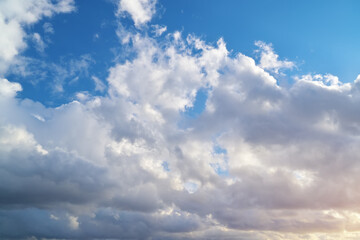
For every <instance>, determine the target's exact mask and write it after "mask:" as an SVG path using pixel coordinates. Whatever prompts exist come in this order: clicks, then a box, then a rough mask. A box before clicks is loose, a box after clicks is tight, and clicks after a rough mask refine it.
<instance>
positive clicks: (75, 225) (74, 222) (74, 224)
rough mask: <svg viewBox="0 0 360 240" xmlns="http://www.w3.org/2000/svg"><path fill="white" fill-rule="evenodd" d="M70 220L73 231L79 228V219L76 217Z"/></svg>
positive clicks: (71, 217) (70, 217)
mask: <svg viewBox="0 0 360 240" xmlns="http://www.w3.org/2000/svg"><path fill="white" fill-rule="evenodd" d="M68 219H69V227H70V228H71V229H72V230H76V229H78V228H79V225H80V224H79V222H78V217H75V216H68Z"/></svg>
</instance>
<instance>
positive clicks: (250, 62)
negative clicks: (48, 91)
mask: <svg viewBox="0 0 360 240" xmlns="http://www.w3.org/2000/svg"><path fill="white" fill-rule="evenodd" d="M122 2H125V1H122ZM140 2H141V3H142V4H145V3H146V4H152V2H145V1H144V2H142V1H139V4H140ZM141 6H143V5H141ZM126 11H129V10H126ZM129 13H130V14H131V12H130V11H129ZM140 13H142V11H140ZM140 13H139V14H140ZM133 18H134V17H133ZM135 19H138V18H134V22H135V25H136V24H137V23H138V24H144V23H146V22H147V21H149V20H139V19H138V20H135ZM140 19H143V18H140ZM128 35H129V45H128V47H130V46H131V51H133V52H134V56H135V57H134V58H133V59H131V60H127V61H125V62H117V63H115V64H114V66H112V67H111V68H110V69H109V76H108V78H107V88H106V87H105V85H104V83H102V82H101V81H100V80H99V79H98V78H96V77H95V76H93V77H91V78H92V80H93V81H94V82H95V88H97V90H99V91H106V94H104V95H103V96H91V95H89V94H88V95H85V94H84V93H81V92H79V93H78V94H77V96H78V100H74V101H72V102H69V103H67V104H64V105H61V106H59V107H56V108H51V107H46V106H44V105H43V104H41V103H39V102H35V101H32V100H30V99H21V98H19V97H17V93H19V92H20V91H21V90H22V87H21V86H20V84H18V83H15V82H11V81H9V80H7V79H1V80H0V109H2V111H1V112H0V207H1V208H0V237H2V238H19V239H21V238H30V237H35V238H57V239H64V238H69V239H81V238H83V239H89V238H98V239H109V238H114V239H224V238H226V239H253V240H264V239H279V240H285V239H294V240H297V239H323V237H324V236H326V237H327V239H339V237H340V238H341V237H344V238H346V239H357V237H358V236H359V235H358V233H357V232H359V231H360V220H359V219H360V217H359V216H360V215H359V214H360V213H359V211H358V203H359V201H360V195H359V194H358V191H357V183H358V181H359V180H360V179H359V176H358V171H357V169H358V168H359V167H360V165H359V161H358V155H359V150H358V145H359V137H358V136H359V133H360V126H359V118H360V114H359V110H358V106H359V103H360V93H359V89H360V88H359V83H360V80H359V79H360V78H358V79H357V80H355V81H354V82H352V83H342V82H341V81H340V80H339V79H338V78H337V77H336V76H333V75H330V74H326V75H305V76H298V77H297V78H295V79H294V83H293V84H292V85H291V86H290V87H289V88H283V87H281V86H279V84H278V83H277V79H276V77H274V76H273V75H272V74H273V73H275V74H277V73H279V71H280V69H281V68H292V67H293V65H292V63H291V62H289V61H280V60H278V56H277V55H276V54H275V53H274V52H273V50H272V48H270V47H269V45H267V44H265V43H259V42H258V43H257V45H258V47H260V48H262V49H263V53H262V54H264V55H261V59H260V63H256V61H255V60H254V59H252V58H251V57H248V56H245V55H243V54H241V53H238V54H236V55H235V56H232V55H231V54H230V53H229V52H230V51H229V50H228V49H227V47H226V43H225V41H224V40H223V39H219V40H218V42H217V43H216V45H211V44H207V43H206V42H204V41H202V40H201V39H199V38H197V37H196V36H193V35H189V36H186V37H182V36H181V34H180V33H179V32H174V33H168V34H167V35H166V36H165V37H164V38H163V39H161V40H160V39H154V38H151V37H149V36H147V35H146V34H141V33H138V32H135V33H133V32H129V33H128ZM259 44H260V45H259ZM263 59H265V60H263ZM269 59H271V60H269ZM80 65H81V64H80ZM89 78H90V77H89ZM201 91H206V92H207V98H206V101H205V108H204V110H203V111H202V112H201V113H199V116H197V117H196V118H190V117H188V116H187V112H188V111H189V110H190V109H192V108H194V107H196V106H195V105H196V104H197V102H196V99H197V95H198V94H199V93H200V92H201ZM39 226H41V227H39ZM344 231H346V232H345V233H344ZM329 232H331V233H330V234H329Z"/></svg>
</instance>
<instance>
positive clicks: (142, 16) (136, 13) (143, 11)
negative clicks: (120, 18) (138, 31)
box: [117, 0, 156, 28]
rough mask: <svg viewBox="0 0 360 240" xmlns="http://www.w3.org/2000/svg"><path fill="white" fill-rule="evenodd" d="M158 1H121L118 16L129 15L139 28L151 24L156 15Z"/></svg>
mask: <svg viewBox="0 0 360 240" xmlns="http://www.w3.org/2000/svg"><path fill="white" fill-rule="evenodd" d="M155 5H156V0H120V1H119V4H118V11H117V14H118V15H122V14H124V13H125V12H126V13H128V14H129V15H130V16H131V18H132V20H133V21H134V24H135V26H136V27H137V28H140V27H141V26H142V25H144V24H146V23H147V22H149V21H150V20H151V18H152V16H153V15H154V14H155V12H156V11H155Z"/></svg>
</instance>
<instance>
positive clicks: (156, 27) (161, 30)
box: [152, 25, 167, 37]
mask: <svg viewBox="0 0 360 240" xmlns="http://www.w3.org/2000/svg"><path fill="white" fill-rule="evenodd" d="M152 27H153V32H154V34H155V36H156V37H159V36H161V35H162V34H163V33H164V32H166V30H167V27H166V26H160V25H153V26H152Z"/></svg>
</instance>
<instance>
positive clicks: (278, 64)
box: [255, 41, 296, 73]
mask: <svg viewBox="0 0 360 240" xmlns="http://www.w3.org/2000/svg"><path fill="white" fill-rule="evenodd" d="M255 45H256V46H257V47H258V48H259V50H258V52H260V64H259V66H260V67H261V68H263V69H265V70H269V71H272V72H274V73H279V71H280V70H281V69H292V68H294V67H295V66H296V65H295V63H294V62H291V61H288V60H283V61H281V60H279V55H277V54H276V53H275V52H274V50H273V48H272V46H271V44H266V43H264V42H262V41H256V42H255Z"/></svg>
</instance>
